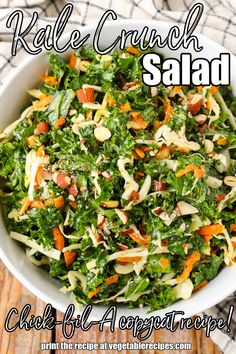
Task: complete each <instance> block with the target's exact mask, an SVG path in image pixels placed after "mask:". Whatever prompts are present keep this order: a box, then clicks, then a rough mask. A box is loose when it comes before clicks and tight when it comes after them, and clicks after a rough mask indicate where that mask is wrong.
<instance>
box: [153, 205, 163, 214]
mask: <svg viewBox="0 0 236 354" xmlns="http://www.w3.org/2000/svg"><path fill="white" fill-rule="evenodd" d="M161 212H162V209H161V207H156V208H155V209H152V213H153V214H154V215H156V216H159V215H160V214H161Z"/></svg>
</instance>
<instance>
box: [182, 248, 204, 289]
mask: <svg viewBox="0 0 236 354" xmlns="http://www.w3.org/2000/svg"><path fill="white" fill-rule="evenodd" d="M199 260H200V253H199V252H198V251H193V252H192V253H191V254H190V255H189V257H188V258H187V259H186V260H185V261H184V270H183V273H182V274H180V275H179V276H178V277H177V278H176V281H177V283H179V282H180V281H182V280H185V279H187V278H188V277H189V275H190V273H191V271H192V269H193V266H194V264H195V263H197V262H198V261H199Z"/></svg>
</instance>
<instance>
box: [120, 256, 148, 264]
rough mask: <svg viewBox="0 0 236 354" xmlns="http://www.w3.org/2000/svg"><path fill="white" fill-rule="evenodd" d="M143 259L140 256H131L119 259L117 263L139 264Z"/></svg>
mask: <svg viewBox="0 0 236 354" xmlns="http://www.w3.org/2000/svg"><path fill="white" fill-rule="evenodd" d="M141 258H142V257H139V256H136V257H135V256H133V257H132V256H130V257H118V258H117V259H116V260H117V262H120V263H132V262H138V261H140V259H141Z"/></svg>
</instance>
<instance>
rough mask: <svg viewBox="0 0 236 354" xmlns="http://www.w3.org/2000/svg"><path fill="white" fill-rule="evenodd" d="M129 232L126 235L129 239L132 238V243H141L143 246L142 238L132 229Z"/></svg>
mask: <svg viewBox="0 0 236 354" xmlns="http://www.w3.org/2000/svg"><path fill="white" fill-rule="evenodd" d="M130 230H131V231H130V232H129V233H128V235H129V237H130V238H132V240H133V241H135V242H137V243H142V244H145V243H146V240H145V239H144V238H143V236H141V235H138V234H136V233H135V232H134V231H133V230H132V229H130Z"/></svg>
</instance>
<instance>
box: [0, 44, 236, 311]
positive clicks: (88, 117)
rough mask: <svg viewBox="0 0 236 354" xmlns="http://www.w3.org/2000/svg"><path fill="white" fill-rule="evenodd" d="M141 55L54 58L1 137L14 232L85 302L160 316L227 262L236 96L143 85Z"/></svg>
mask: <svg viewBox="0 0 236 354" xmlns="http://www.w3.org/2000/svg"><path fill="white" fill-rule="evenodd" d="M143 54H144V52H141V51H140V50H139V49H138V48H134V47H128V48H126V50H125V51H123V52H121V51H119V50H114V51H113V52H112V53H111V54H110V55H104V56H101V55H98V54H97V53H95V52H94V51H93V49H92V48H91V47H83V48H81V49H80V50H78V51H76V52H74V53H73V54H72V55H71V56H70V58H69V59H68V60H65V59H64V58H62V57H61V56H59V55H57V54H54V53H50V54H49V62H50V67H49V69H48V71H47V72H46V73H45V75H44V76H43V77H42V80H41V84H40V85H39V87H37V88H32V89H31V90H29V91H28V93H29V94H30V96H31V101H30V104H29V105H28V107H27V108H26V109H25V110H24V111H23V112H22V114H21V116H20V118H19V119H18V120H16V121H15V122H13V123H12V124H11V125H10V126H8V127H7V128H5V129H4V130H2V131H1V132H0V188H1V189H0V198H1V204H2V209H3V217H4V222H5V225H6V227H7V230H8V232H9V235H10V237H11V238H12V239H14V240H17V241H19V242H20V243H21V244H22V245H23V246H24V247H25V251H26V255H27V257H28V258H29V259H30V261H31V262H32V263H33V264H34V265H35V266H37V267H43V268H44V269H45V271H46V272H48V273H49V275H50V276H51V277H53V278H56V279H57V280H59V282H60V283H61V288H60V291H61V292H62V293H64V294H68V293H69V294H72V296H73V297H74V299H75V301H76V302H77V303H78V304H81V305H85V304H90V303H94V304H105V305H107V304H110V303H121V304H125V305H126V306H128V307H129V308H134V307H143V306H147V307H148V310H150V311H155V310H159V309H163V308H165V307H167V306H169V305H171V304H172V303H174V302H175V301H176V300H178V299H188V298H190V297H191V296H192V293H193V292H196V291H198V290H199V289H201V288H203V287H205V286H207V284H208V282H210V281H211V280H212V279H213V278H215V277H216V276H217V274H218V273H219V272H220V270H221V269H222V268H223V267H225V266H231V265H232V264H233V263H234V262H235V256H236V251H235V247H236V203H235V201H236V134H235V129H236V119H235V117H234V115H235V114H236V99H235V97H234V96H233V94H232V92H231V88H230V87H215V86H204V87H203V86H197V87H196V86H169V87H165V86H163V85H162V84H160V85H158V86H156V87H148V86H146V85H145V84H144V83H143V82H142V72H143V69H142V65H141V62H140V60H141V57H142V55H143Z"/></svg>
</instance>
